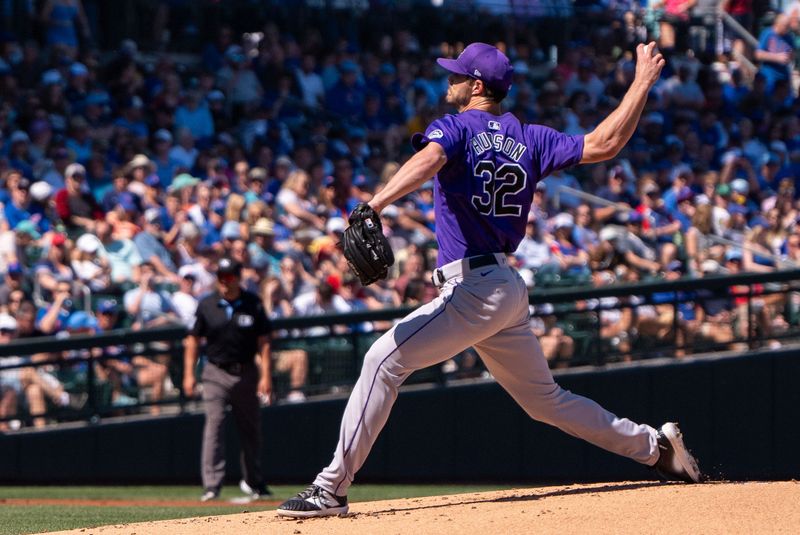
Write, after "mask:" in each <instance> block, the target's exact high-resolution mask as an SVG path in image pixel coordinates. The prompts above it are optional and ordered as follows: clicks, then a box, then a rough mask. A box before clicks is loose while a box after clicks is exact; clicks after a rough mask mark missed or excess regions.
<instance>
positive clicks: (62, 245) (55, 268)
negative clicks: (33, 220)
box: [34, 232, 75, 291]
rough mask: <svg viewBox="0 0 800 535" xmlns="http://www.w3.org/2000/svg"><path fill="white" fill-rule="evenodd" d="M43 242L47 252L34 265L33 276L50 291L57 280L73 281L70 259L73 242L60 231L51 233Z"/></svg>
mask: <svg viewBox="0 0 800 535" xmlns="http://www.w3.org/2000/svg"><path fill="white" fill-rule="evenodd" d="M48 237H49V239H48V240H47V241H46V242H45V243H46V245H48V247H47V252H46V255H45V257H44V259H41V260H40V261H39V262H38V263H37V264H36V266H35V271H34V277H35V280H36V283H37V284H38V285H39V286H40V287H41V288H43V289H45V290H47V291H52V290H53V289H54V288H55V287H56V285H57V284H58V283H59V281H69V282H74V281H75V273H74V272H73V271H72V267H71V266H70V261H71V259H72V258H71V257H72V250H73V243H72V242H71V241H70V240H69V239H68V238H67V236H66V235H65V234H62V233H58V232H56V233H52V234H50V235H49V236H48Z"/></svg>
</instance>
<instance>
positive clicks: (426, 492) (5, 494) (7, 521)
mask: <svg viewBox="0 0 800 535" xmlns="http://www.w3.org/2000/svg"><path fill="white" fill-rule="evenodd" d="M303 488H304V485H303V484H299V485H273V486H271V489H272V492H273V493H274V495H275V498H274V499H275V500H282V499H285V498H288V497H289V496H292V495H293V494H295V493H297V492H299V491H300V490H302V489H303ZM503 488H511V487H508V486H501V485H354V486H353V487H352V488H351V489H350V492H349V498H350V501H351V502H361V501H372V500H390V499H395V498H412V497H420V496H439V495H445V494H460V493H468V492H481V491H487V490H497V489H503ZM199 495H200V487H197V486H163V487H162V486H136V487H120V486H113V487H112V486H109V487H83V486H78V487H63V486H51V487H0V499H9V498H27V499H54V498H56V499H58V498H60V499H87V500H93V499H94V500H103V499H105V500H125V499H129V500H163V501H165V502H169V501H171V500H196V499H197V498H198V497H199ZM237 496H241V494H240V493H239V492H238V489H237V488H236V486H235V485H233V486H230V487H228V488H225V489H223V492H222V496H221V498H222V500H223V501H225V500H228V499H230V498H234V497H237ZM273 507H274V506H268V505H264V504H261V505H259V504H258V503H254V504H248V505H237V506H234V505H219V506H211V507H208V506H197V507H194V506H191V507H176V506H172V505H170V504H169V503H165V504H164V506H122V507H120V506H108V507H97V506H84V505H8V504H2V505H0V535H18V534H26V533H37V532H44V531H59V530H66V529H76V528H84V527H96V526H102V525H107V524H127V523H130V522H145V521H148V520H167V519H172V518H188V517H194V516H210V515H222V514H233V513H241V512H243V511H263V510H266V509H272V508H273Z"/></svg>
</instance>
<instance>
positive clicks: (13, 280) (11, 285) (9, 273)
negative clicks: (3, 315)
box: [0, 262, 26, 312]
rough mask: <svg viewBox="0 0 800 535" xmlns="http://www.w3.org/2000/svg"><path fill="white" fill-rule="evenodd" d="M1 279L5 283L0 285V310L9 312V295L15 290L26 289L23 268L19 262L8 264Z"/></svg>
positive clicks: (21, 290)
mask: <svg viewBox="0 0 800 535" xmlns="http://www.w3.org/2000/svg"><path fill="white" fill-rule="evenodd" d="M3 280H4V282H5V284H3V285H2V286H0V310H2V311H3V312H9V301H10V299H11V295H12V294H13V293H15V292H23V291H25V290H26V288H25V270H24V268H23V267H22V265H21V264H20V263H19V262H13V263H11V264H8V266H7V267H6V272H5V275H4V276H3ZM23 296H24V293H23Z"/></svg>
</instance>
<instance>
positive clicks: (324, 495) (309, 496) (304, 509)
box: [278, 485, 348, 518]
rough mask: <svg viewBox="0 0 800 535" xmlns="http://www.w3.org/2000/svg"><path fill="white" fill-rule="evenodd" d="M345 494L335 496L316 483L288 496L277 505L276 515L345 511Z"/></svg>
mask: <svg viewBox="0 0 800 535" xmlns="http://www.w3.org/2000/svg"><path fill="white" fill-rule="evenodd" d="M347 509H348V507H347V496H337V495H335V494H333V493H331V492H328V491H327V490H325V489H323V488H322V487H320V486H318V485H311V486H310V487H308V488H307V489H306V490H304V491H303V492H301V493H300V494H298V495H297V496H295V497H294V498H289V499H288V500H286V501H285V502H283V503H282V504H280V506H278V515H280V516H287V517H290V518H310V517H314V516H333V515H343V514H346V513H347Z"/></svg>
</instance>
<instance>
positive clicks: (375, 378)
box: [333, 286, 458, 494]
mask: <svg viewBox="0 0 800 535" xmlns="http://www.w3.org/2000/svg"><path fill="white" fill-rule="evenodd" d="M456 288H458V286H455V287H453V293H451V294H450V298H449V299H448V300H447V301H445V302H444V305H443V306H442V308H441V310H439V312H437V313H436V314H434V315H433V316H431V318H430V319H429V320H428V321H426V322H425V323H423V324H422V325H420V327H419V329H417V330H416V331H414V332H413V333H411V334H410V335H409V336H408V338H406V339H405V340H403V341H402V342H400V343H399V344H397V346H395V348H394V349H392V350H391V351H390V352H389V354H388V355H386V357H385V358H384V359H383V360H382V361H381V363H380V364H378V367H377V368H376V369H375V375H373V376H372V383H371V384H370V385H369V392H368V393H367V400H366V401H365V402H364V408H363V409H361V417H360V418H359V419H358V424H357V425H356V429H355V431H353V438H351V439H350V444H349V445H348V446H347V448H346V449H345V450H344V455H342V460H344V459H346V458H347V454H348V453H350V448H352V447H353V442H354V441H355V439H356V435H357V434H358V430H359V428H360V427H361V423H362V422H363V421H364V416H366V414H367V405H369V399H370V398H371V397H372V389H373V388H375V381H376V380H377V379H378V372H379V371H380V370H381V367H382V366H383V363H384V362H386V361H387V360H389V357H391V356H392V355H393V354H394V352H395V351H397V350H398V349H400V347H401V346H402V345H403V344H405V343H406V342H408V341H409V340H411V339H412V338H413V337H414V335H416V334H417V333H418V332H420V331H421V330H422V329H424V328H425V327H427V326H428V325H430V324H431V322H432V321H433V320H435V319H436V318H438V317H439V315H440V314H441V313H442V312H444V311H445V309H446V308H447V305H448V304H450V301H452V300H453V296H454V295H455V293H456ZM346 477H347V474H346V473H345V478H346ZM342 483H344V479H342V480H341V481H339V484H338V485H336V488H335V489H334V491H333V493H334V494H336V492H337V491H338V490H339V487H341V486H342Z"/></svg>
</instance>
